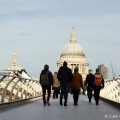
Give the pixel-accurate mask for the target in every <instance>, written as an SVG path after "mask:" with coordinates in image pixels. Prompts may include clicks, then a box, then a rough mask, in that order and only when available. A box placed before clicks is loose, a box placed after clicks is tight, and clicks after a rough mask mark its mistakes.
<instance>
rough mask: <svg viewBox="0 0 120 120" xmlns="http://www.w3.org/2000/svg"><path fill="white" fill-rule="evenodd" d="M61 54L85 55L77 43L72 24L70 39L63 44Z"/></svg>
mask: <svg viewBox="0 0 120 120" xmlns="http://www.w3.org/2000/svg"><path fill="white" fill-rule="evenodd" d="M63 56H84V57H85V54H84V52H83V49H82V48H81V46H80V45H79V43H77V40H76V33H75V29H74V26H73V28H72V33H71V37H70V41H69V43H67V44H66V45H65V46H64V48H63V51H62V53H61V57H63Z"/></svg>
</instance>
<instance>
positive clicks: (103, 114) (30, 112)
mask: <svg viewBox="0 0 120 120" xmlns="http://www.w3.org/2000/svg"><path fill="white" fill-rule="evenodd" d="M68 98H69V99H68V106H60V105H59V99H52V97H51V101H50V103H51V106H43V103H42V100H41V98H39V99H38V100H37V101H34V102H31V103H27V104H24V105H21V106H16V107H14V108H12V109H8V110H4V111H3V110H1V111H0V120H120V109H118V108H116V107H114V106H112V105H110V104H108V103H106V102H104V101H100V104H99V105H98V106H96V104H95V101H94V99H92V102H91V103H89V102H88V99H87V96H86V95H80V96H79V103H78V106H74V105H73V99H72V95H70V94H69V96H68Z"/></svg>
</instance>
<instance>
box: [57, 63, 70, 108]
mask: <svg viewBox="0 0 120 120" xmlns="http://www.w3.org/2000/svg"><path fill="white" fill-rule="evenodd" d="M57 78H58V80H59V81H60V88H61V92H60V105H61V106H62V105H63V103H62V99H63V98H64V106H67V99H68V93H69V89H70V83H71V81H72V71H71V69H70V68H68V67H67V62H66V61H64V62H63V66H62V67H60V69H59V70H58V74H57Z"/></svg>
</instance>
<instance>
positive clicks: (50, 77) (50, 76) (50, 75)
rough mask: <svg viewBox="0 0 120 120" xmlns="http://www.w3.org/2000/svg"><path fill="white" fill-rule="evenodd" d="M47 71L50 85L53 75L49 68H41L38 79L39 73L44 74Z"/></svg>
mask: <svg viewBox="0 0 120 120" xmlns="http://www.w3.org/2000/svg"><path fill="white" fill-rule="evenodd" d="M47 72H48V78H49V81H50V85H51V86H52V85H53V75H52V73H51V72H50V71H49V70H46V69H44V70H42V71H41V73H40V79H39V80H41V75H42V74H46V73H47Z"/></svg>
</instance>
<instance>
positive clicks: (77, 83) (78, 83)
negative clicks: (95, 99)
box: [71, 72, 83, 90]
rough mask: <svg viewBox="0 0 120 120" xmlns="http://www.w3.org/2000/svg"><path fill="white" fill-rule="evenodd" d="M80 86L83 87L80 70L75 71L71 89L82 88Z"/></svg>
mask: <svg viewBox="0 0 120 120" xmlns="http://www.w3.org/2000/svg"><path fill="white" fill-rule="evenodd" d="M80 88H82V89H83V79H82V75H81V74H80V73H78V72H75V73H73V79H72V83H71V89H72V90H80Z"/></svg>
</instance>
